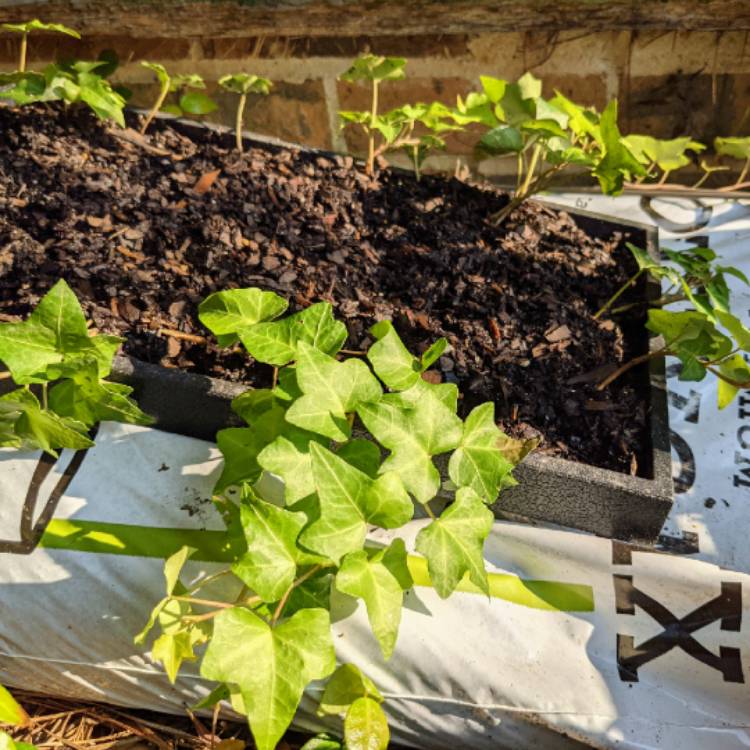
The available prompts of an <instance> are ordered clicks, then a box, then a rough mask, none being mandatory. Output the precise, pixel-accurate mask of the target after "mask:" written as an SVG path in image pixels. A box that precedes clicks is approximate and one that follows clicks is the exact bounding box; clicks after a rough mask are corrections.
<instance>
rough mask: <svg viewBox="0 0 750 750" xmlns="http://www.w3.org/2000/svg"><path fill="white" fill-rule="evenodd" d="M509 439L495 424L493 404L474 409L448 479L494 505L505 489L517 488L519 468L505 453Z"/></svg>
mask: <svg viewBox="0 0 750 750" xmlns="http://www.w3.org/2000/svg"><path fill="white" fill-rule="evenodd" d="M505 440H507V435H505V433H503V431H502V430H500V429H499V428H498V426H497V425H496V424H495V405H494V404H493V403H492V402H487V403H485V404H481V405H480V406H477V407H475V408H474V409H472V411H471V413H470V414H469V416H468V417H467V418H466V421H465V422H464V426H463V435H462V437H461V442H460V443H459V445H458V448H456V450H455V451H454V453H453V454H452V455H451V457H450V461H449V462H448V475H449V476H450V478H451V481H452V482H453V483H454V484H455V485H456V486H457V487H470V488H471V489H472V490H474V492H476V494H477V495H478V496H479V497H481V498H482V500H483V501H484V502H485V503H487V504H489V505H491V504H492V503H494V502H495V500H496V499H497V496H498V494H499V492H500V490H501V489H502V488H503V487H509V486H512V485H513V484H516V481H515V479H513V476H512V474H511V472H512V471H513V468H514V466H515V464H514V463H513V462H512V461H510V460H509V459H508V458H507V456H505V455H504V454H503V452H502V450H501V446H502V445H503V443H504V441H505Z"/></svg>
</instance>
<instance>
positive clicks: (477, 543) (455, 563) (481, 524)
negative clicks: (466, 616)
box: [416, 487, 494, 599]
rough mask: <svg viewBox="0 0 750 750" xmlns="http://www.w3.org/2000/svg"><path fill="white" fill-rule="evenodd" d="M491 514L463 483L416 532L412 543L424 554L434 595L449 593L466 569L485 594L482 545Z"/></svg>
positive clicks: (447, 594)
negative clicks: (441, 507) (428, 522)
mask: <svg viewBox="0 0 750 750" xmlns="http://www.w3.org/2000/svg"><path fill="white" fill-rule="evenodd" d="M493 520H494V516H493V515H492V512H491V511H490V510H488V509H487V508H486V507H485V505H484V503H483V502H482V499H481V498H480V497H479V496H478V495H477V494H476V492H474V490H472V489H470V488H468V487H463V488H461V489H459V490H458V492H456V500H455V502H453V503H452V504H451V505H449V506H448V507H447V508H446V509H445V510H444V511H443V513H442V515H441V516H440V518H438V519H436V520H434V521H433V522H432V523H431V524H430V525H429V526H426V527H425V528H423V529H422V530H421V531H420V532H419V534H418V535H417V541H416V547H417V551H418V552H420V553H421V554H422V555H424V556H425V557H426V558H427V568H428V570H429V572H430V578H431V579H432V584H433V586H434V587H435V591H437V593H438V596H440V597H441V598H443V599H445V598H447V597H448V596H450V595H451V594H452V593H453V591H454V590H455V588H456V586H458V584H459V583H460V581H461V579H462V578H463V577H464V575H465V574H466V573H468V574H469V579H470V580H471V582H472V583H474V584H475V585H476V586H478V587H479V588H480V589H481V590H482V591H484V592H485V593H486V594H487V595H489V583H488V581H487V571H486V570H485V568H484V558H483V556H482V549H483V547H484V541H485V539H486V538H487V535H488V534H489V533H490V530H491V529H492V523H493Z"/></svg>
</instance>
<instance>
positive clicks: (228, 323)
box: [198, 288, 289, 343]
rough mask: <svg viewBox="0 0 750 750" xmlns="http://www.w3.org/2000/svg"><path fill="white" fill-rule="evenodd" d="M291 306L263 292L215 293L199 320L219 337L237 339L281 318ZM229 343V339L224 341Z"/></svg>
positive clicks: (211, 295) (277, 296) (231, 290)
mask: <svg viewBox="0 0 750 750" xmlns="http://www.w3.org/2000/svg"><path fill="white" fill-rule="evenodd" d="M288 306H289V303H288V302H287V301H286V300H285V299H284V298H283V297H279V295H278V294H275V293H274V292H267V291H265V290H263V289H257V288H252V289H228V290H226V291H223V292H214V293H213V294H210V295H209V296H208V297H206V299H204V300H203V302H201V304H200V306H199V307H198V319H199V320H200V322H201V323H203V325H204V326H206V328H208V330H209V331H211V333H213V334H214V335H216V336H232V337H233V340H234V341H236V340H237V339H236V336H237V334H239V332H240V331H244V330H245V329H247V328H250V327H252V326H254V325H256V324H257V323H261V322H263V321H268V320H273V319H274V318H277V317H278V316H279V315H281V314H282V313H283V312H284V311H285V310H286V309H287V307H288ZM224 343H226V339H225V340H224Z"/></svg>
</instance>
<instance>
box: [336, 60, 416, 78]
mask: <svg viewBox="0 0 750 750" xmlns="http://www.w3.org/2000/svg"><path fill="white" fill-rule="evenodd" d="M405 66H406V60H405V59H404V58H403V57H380V56H379V55H360V56H359V57H358V58H357V59H356V60H355V61H354V63H353V64H352V66H351V67H350V68H349V69H348V70H347V71H346V72H345V73H342V74H341V76H340V78H341V80H342V81H386V80H388V81H395V80H398V79H400V78H405V77H406V74H405V72H404V67H405Z"/></svg>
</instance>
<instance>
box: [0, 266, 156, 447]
mask: <svg viewBox="0 0 750 750" xmlns="http://www.w3.org/2000/svg"><path fill="white" fill-rule="evenodd" d="M121 343H122V339H119V338H118V337H116V336H107V335H104V334H97V335H95V336H91V335H90V334H89V330H88V326H87V324H86V318H85V316H84V314H83V310H82V309H81V306H80V304H79V303H78V300H77V299H76V296H75V294H74V293H73V292H72V290H71V289H70V287H69V286H68V285H67V284H66V283H65V281H63V280H60V281H58V282H57V283H56V284H55V286H54V287H52V289H51V290H50V291H49V292H48V293H47V294H46V295H45V296H44V297H42V299H41V300H40V302H39V304H38V305H37V307H36V308H35V309H34V311H33V312H32V313H31V315H29V317H28V319H27V320H25V321H23V322H20V323H2V324H0V363H2V364H3V365H4V366H5V367H6V368H7V370H8V372H9V375H10V377H11V378H12V379H13V382H14V383H15V384H16V385H17V386H19V387H18V388H17V389H15V390H12V391H11V392H10V393H6V394H5V395H4V396H2V397H0V446H8V447H14V448H22V449H25V450H35V449H41V450H44V451H47V452H48V453H50V454H52V455H57V451H58V450H59V449H61V448H73V449H83V448H89V447H91V446H92V445H93V442H92V441H91V439H90V438H89V436H88V432H89V430H90V429H91V428H92V427H93V426H94V425H95V424H97V423H98V422H100V421H103V420H110V421H118V422H130V423H132V424H150V423H151V421H152V420H151V418H150V417H149V416H148V415H146V414H144V413H143V412H142V411H141V410H140V409H139V408H138V406H137V404H136V403H135V402H134V401H133V400H132V399H131V398H130V393H131V392H132V389H131V388H130V387H128V386H126V385H122V384H119V383H110V382H108V381H106V380H105V378H106V377H107V376H108V375H109V373H110V371H111V369H112V359H113V358H114V355H115V353H116V352H117V349H118V348H119V346H120V344H121ZM40 399H41V400H40Z"/></svg>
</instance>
